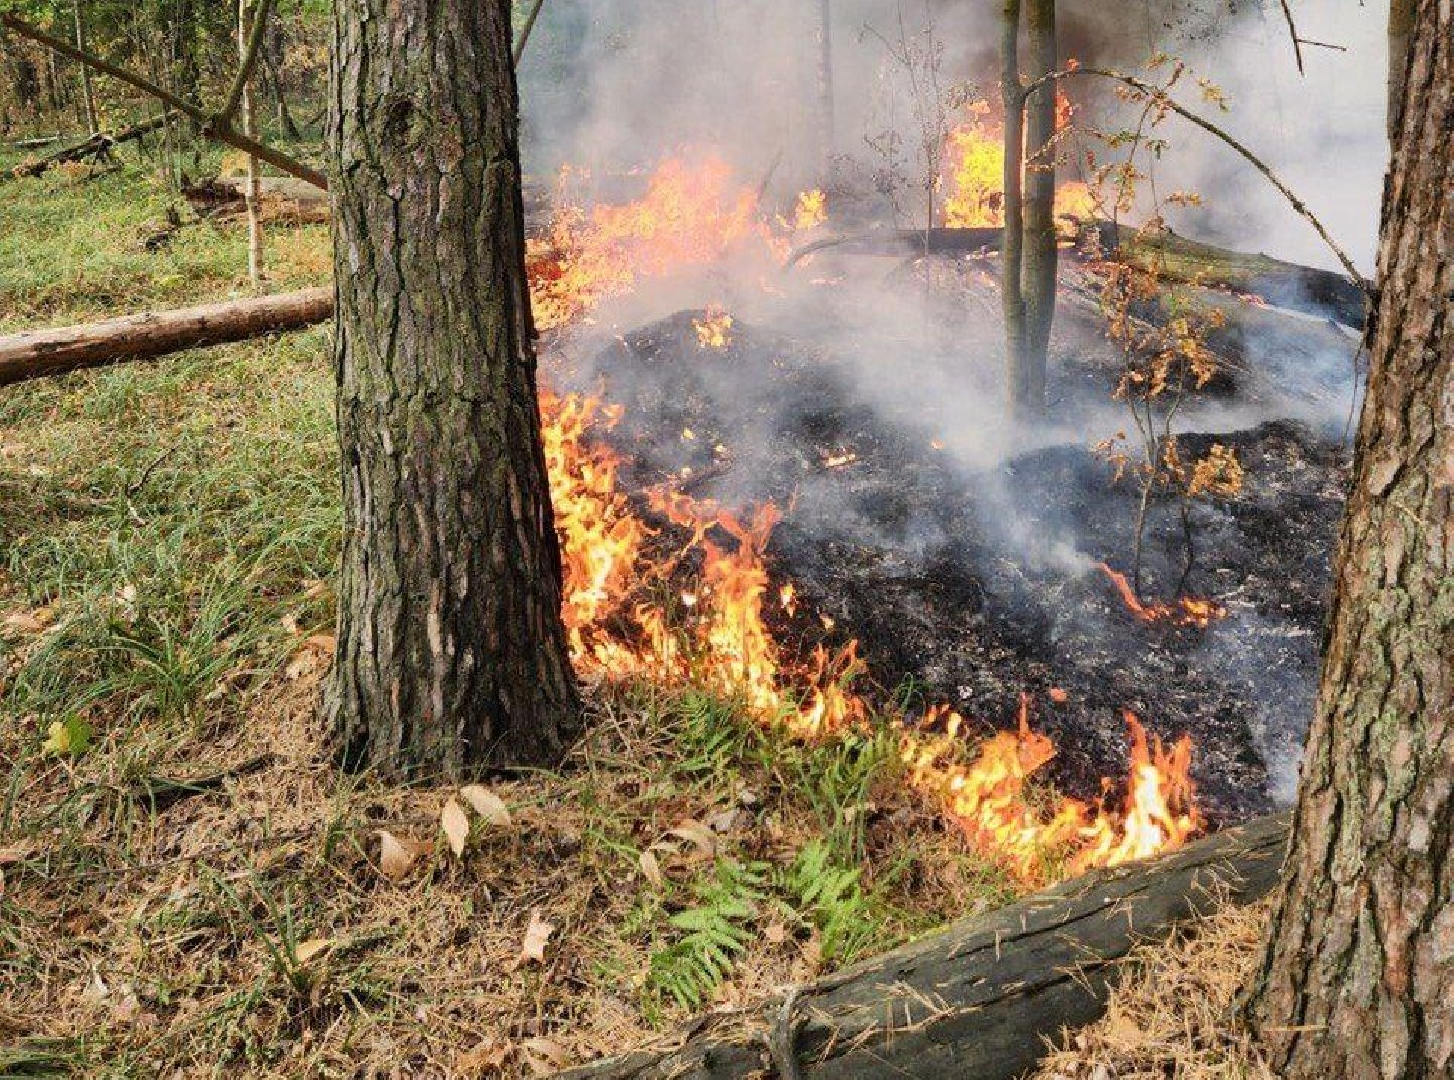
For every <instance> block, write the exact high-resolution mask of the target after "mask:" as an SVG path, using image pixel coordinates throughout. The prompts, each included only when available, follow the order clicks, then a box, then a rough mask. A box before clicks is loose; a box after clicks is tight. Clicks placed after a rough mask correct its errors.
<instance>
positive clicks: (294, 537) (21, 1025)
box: [0, 161, 1260, 1077]
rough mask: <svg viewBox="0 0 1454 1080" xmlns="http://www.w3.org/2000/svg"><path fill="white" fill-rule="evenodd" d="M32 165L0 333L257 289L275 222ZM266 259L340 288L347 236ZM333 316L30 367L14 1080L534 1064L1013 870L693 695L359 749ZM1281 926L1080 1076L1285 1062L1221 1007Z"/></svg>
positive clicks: (292, 238)
mask: <svg viewBox="0 0 1454 1080" xmlns="http://www.w3.org/2000/svg"><path fill="white" fill-rule="evenodd" d="M7 164H9V163H7V162H3V161H0V166H3V165H7ZM3 184H4V192H3V197H0V332H8V331H13V330H16V329H20V328H31V327H37V326H44V325H61V324H65V323H71V322H79V321H83V320H87V319H93V318H99V317H103V316H108V315H115V314H121V313H125V312H130V311H134V310H140V309H143V308H147V307H154V306H155V307H164V306H174V305H178V304H183V303H188V302H196V301H203V300H208V299H220V298H223V297H225V296H229V295H236V294H240V293H242V292H244V291H245V290H246V274H245V250H244V246H245V245H244V238H243V229H242V227H241V225H240V224H238V223H233V224H222V225H218V224H212V223H208V222H198V221H196V220H195V219H194V217H193V215H191V214H190V213H189V212H188V211H187V209H186V208H185V206H183V207H181V208H180V209H181V217H182V220H183V224H182V226H181V227H180V228H178V229H176V230H175V231H174V232H172V234H171V235H170V237H169V238H168V239H166V240H165V241H163V242H162V243H160V244H159V245H153V247H154V249H153V248H149V246H148V244H147V242H146V241H147V239H148V238H149V237H152V236H154V235H155V234H156V233H157V232H158V231H159V230H162V225H163V223H164V222H165V220H166V216H167V212H168V209H169V207H170V206H171V205H172V199H171V197H169V196H168V195H167V194H166V193H165V192H164V191H163V190H162V189H161V188H160V187H158V186H157V185H156V184H155V183H154V182H153V181H152V180H151V179H150V178H149V177H147V176H146V175H144V174H143V173H141V172H140V171H138V170H136V169H133V168H128V169H125V170H122V171H119V172H114V173H110V174H107V175H104V176H100V177H95V178H88V177H85V176H82V175H79V174H65V173H54V174H52V175H50V176H47V177H43V178H40V179H32V180H6V181H3ZM162 231H164V230H162ZM267 258H268V263H269V266H270V268H271V278H272V285H273V287H274V288H278V289H282V288H287V287H293V286H298V285H303V284H316V283H322V282H324V281H326V278H327V274H328V268H329V263H330V261H331V258H330V252H329V248H328V243H327V235H326V229H325V228H324V227H322V226H300V227H292V228H289V227H276V228H273V229H272V230H270V233H269V236H268V254H267ZM328 339H329V332H328V330H327V328H326V327H325V328H319V329H314V330H311V331H306V332H302V333H296V334H292V335H287V336H284V337H280V338H276V339H264V340H256V341H251V342H246V343H242V344H238V345H233V346H227V347H223V348H217V349H211V350H204V351H198V352H192V353H186V354H182V355H180V356H177V357H173V358H170V359H168V360H167V361H165V362H163V363H158V364H133V365H124V366H119V367H115V368H111V369H101V370H97V371H93V372H87V373H82V374H78V375H74V376H70V377H67V378H65V379H60V380H50V381H42V382H36V383H31V384H28V385H25V386H21V387H16V388H10V389H7V390H6V391H4V392H3V394H0V718H3V719H0V763H3V764H0V874H3V878H0V1075H23V1076H38V1075H70V1074H76V1075H87V1076H103V1075H104V1076H156V1075H176V1076H203V1075H217V1074H221V1073H226V1074H228V1075H259V1076H262V1075H266V1076H305V1075H306V1076H366V1075H379V1074H384V1073H389V1072H391V1071H393V1070H399V1071H401V1072H406V1073H410V1074H412V1075H440V1076H445V1075H449V1076H475V1075H479V1076H493V1075H530V1074H533V1073H539V1072H543V1071H549V1070H551V1069H553V1068H556V1067H559V1066H561V1065H564V1064H569V1063H572V1062H576V1061H580V1060H583V1059H586V1058H590V1057H592V1056H595V1055H596V1054H598V1053H601V1052H606V1051H610V1050H618V1049H624V1048H626V1047H628V1046H630V1045H632V1044H633V1043H635V1042H637V1041H639V1040H642V1039H644V1038H647V1037H650V1036H651V1035H652V1034H654V1033H657V1032H660V1031H661V1030H663V1029H665V1028H669V1027H671V1026H672V1025H673V1024H674V1023H676V1022H678V1021H680V1020H681V1019H682V1018H684V1017H685V1016H687V1015H690V1014H691V1013H692V1012H694V1011H696V1010H697V1009H699V1008H701V1007H702V1006H704V1005H709V1004H718V1005H720V1004H741V1003H746V1002H750V1001H752V1000H753V999H755V998H756V997H758V996H760V995H762V994H764V993H766V992H767V991H769V990H770V989H772V988H773V987H776V986H781V985H784V984H787V983H791V982H796V981H800V980H802V979H804V978H806V977H809V976H811V975H813V974H816V973H818V972H821V971H823V970H827V969H831V968H833V967H836V966H839V965H841V964H844V963H846V962H848V961H850V960H852V959H854V958H855V957H859V956H862V955H866V954H868V953H871V952H875V951H878V950H881V949H883V948H885V947H888V946H890V945H892V944H895V943H898V942H901V941H903V940H906V939H907V938H909V937H912V936H914V935H915V934H918V933H922V932H925V931H927V930H930V929H932V928H934V927H936V926H939V925H942V924H943V923H945V922H947V921H949V920H951V919H953V918H956V917H959V916H962V915H964V914H967V913H970V912H973V911H975V910H983V909H985V908H987V907H989V906H990V905H993V904H996V903H999V902H1001V901H1003V900H1005V899H1007V898H1008V897H1010V896H1012V895H1013V894H1014V892H1015V891H1016V883H1015V882H1014V881H1013V880H1012V879H1010V878H1009V877H1007V876H1006V875H1005V874H1004V873H1003V872H1002V871H1001V870H999V869H997V868H996V867H995V866H993V865H991V864H989V863H986V862H985V861H984V860H983V859H981V858H980V857H978V856H976V855H975V854H974V853H973V852H971V851H969V850H968V849H967V848H966V847H965V845H964V844H963V843H962V841H961V840H960V839H959V838H958V836H957V835H955V834H953V833H952V832H950V831H949V830H947V829H946V828H945V826H944V825H943V824H942V822H941V821H940V820H939V819H938V818H937V816H935V815H934V814H932V813H931V812H930V811H929V810H927V809H926V808H923V807H922V806H920V805H919V804H918V803H917V802H915V801H914V800H913V799H912V797H911V796H909V795H908V794H906V793H905V790H904V788H903V787H902V786H901V785H898V784H895V783H894V776H893V773H894V770H895V769H896V768H897V765H896V764H895V755H894V754H893V753H891V752H890V747H891V744H890V741H889V739H890V736H889V735H888V734H886V733H885V734H879V735H874V734H869V735H864V736H862V737H855V738H849V739H846V740H844V741H842V742H840V743H837V744H834V745H831V746H811V745H803V744H800V743H794V742H790V741H788V740H787V739H785V738H783V737H781V736H779V735H777V734H775V733H773V732H771V731H768V730H765V729H763V728H762V727H760V726H758V725H757V724H755V723H753V722H751V721H749V720H747V719H745V718H744V715H743V713H742V711H741V710H740V709H738V708H736V707H734V703H732V702H731V701H723V700H721V699H719V698H716V697H713V696H711V695H707V694H703V693H698V692H695V691H692V690H690V689H687V690H674V691H670V692H667V691H662V690H660V689H657V688H653V687H650V686H626V687H607V686H597V687H593V688H591V691H590V695H589V696H590V701H591V711H592V714H593V717H592V718H593V723H592V726H591V734H590V735H589V736H588V737H587V738H586V739H585V740H584V741H583V742H582V744H581V745H580V746H579V747H578V748H577V749H576V751H575V752H574V754H573V755H572V757H571V760H570V761H569V762H567V764H566V766H565V767H564V768H563V769H562V770H560V771H559V772H558V773H553V774H539V775H530V776H522V777H518V778H514V779H508V780H499V779H496V780H493V781H491V782H490V784H489V787H488V789H483V790H482V789H472V790H470V791H467V792H464V793H461V792H459V791H458V790H456V789H454V788H452V787H445V786H441V785H430V786H415V787H408V788H400V787H397V786H388V785H384V784H381V783H378V782H377V781H375V780H374V779H372V778H370V777H368V776H349V775H344V774H341V773H339V772H338V771H337V770H335V769H334V767H333V766H332V764H331V762H330V761H329V759H328V756H327V753H326V750H325V748H324V746H323V741H322V738H321V733H320V732H319V730H318V729H317V726H316V724H315V721H314V703H315V700H316V696H317V691H318V683H319V680H320V678H321V677H322V674H323V672H324V670H325V669H326V667H327V663H328V658H329V653H330V649H331V645H332V637H331V634H332V629H333V593H332V582H333V575H334V565H335V562H336V558H337V553H338V550H337V547H338V532H339V506H338V500H337V482H336V477H335V462H334V432H333V424H332V382H333V380H332V374H331V370H330V357H329V344H328ZM471 807H477V809H475V808H471ZM447 808H452V809H450V810H449V814H453V812H454V810H459V809H461V808H468V809H465V810H464V814H465V820H466V821H467V822H468V825H469V828H468V835H467V836H465V837H463V839H462V840H461V839H460V838H459V837H458V836H456V837H455V838H454V840H453V841H451V838H449V837H447V836H446V835H445V833H444V832H443V831H442V829H441V815H444V814H446V810H447ZM458 845H462V848H463V852H462V854H456V853H455V851H454V848H455V846H458ZM1257 923H1258V916H1257V915H1256V914H1255V913H1254V914H1251V915H1248V914H1242V915H1229V916H1225V917H1223V918H1221V919H1219V920H1216V921H1213V922H1212V923H1210V924H1208V927H1207V932H1206V933H1203V934H1199V935H1197V937H1196V938H1194V939H1193V941H1192V943H1191V944H1185V945H1178V946H1176V947H1175V949H1176V951H1172V952H1166V951H1156V952H1153V953H1150V954H1148V956H1147V963H1148V964H1149V966H1148V967H1147V968H1146V969H1145V970H1146V971H1147V972H1149V974H1147V975H1145V976H1143V977H1139V978H1135V979H1132V980H1130V981H1128V987H1127V989H1126V990H1124V991H1123V992H1122V994H1121V996H1119V997H1118V999H1117V1002H1118V1004H1117V1005H1116V1006H1115V1007H1113V1009H1112V1011H1111V1013H1110V1015H1109V1017H1108V1019H1107V1021H1106V1022H1105V1023H1104V1024H1103V1025H1101V1027H1100V1028H1098V1029H1096V1030H1095V1031H1093V1032H1087V1033H1083V1034H1082V1035H1080V1036H1078V1037H1077V1041H1076V1043H1075V1045H1074V1047H1073V1048H1072V1050H1071V1051H1070V1052H1069V1053H1068V1054H1062V1055H1060V1056H1058V1057H1057V1058H1055V1059H1054V1060H1053V1061H1052V1062H1051V1063H1050V1066H1049V1071H1048V1072H1047V1074H1046V1075H1056V1076H1066V1077H1092V1076H1094V1077H1101V1076H1142V1075H1144V1076H1152V1075H1155V1076H1162V1075H1170V1074H1171V1073H1170V1072H1168V1069H1170V1070H1171V1071H1172V1072H1174V1073H1175V1075H1179V1076H1196V1077H1211V1076H1218V1077H1222V1076H1225V1077H1234V1076H1256V1075H1260V1074H1258V1073H1257V1072H1256V1071H1255V1069H1254V1066H1253V1065H1252V1064H1250V1063H1249V1062H1250V1059H1248V1058H1246V1057H1245V1056H1244V1055H1243V1053H1242V1051H1241V1049H1240V1048H1239V1045H1238V1044H1237V1043H1236V1042H1235V1040H1231V1039H1229V1038H1228V1037H1227V1036H1226V1035H1225V1031H1224V1027H1225V1016H1226V1010H1227V1003H1228V1002H1229V1001H1230V998H1231V993H1232V989H1233V988H1234V987H1235V986H1236V985H1237V983H1238V982H1239V981H1240V972H1241V970H1242V968H1243V967H1245V965H1246V964H1247V963H1249V962H1250V960H1251V958H1252V955H1253V949H1254V948H1255V936H1256V931H1257ZM1197 942H1200V943H1201V944H1200V946H1199V945H1198V944H1197ZM1168 972H1170V973H1173V974H1174V975H1175V978H1171V977H1170V976H1169V975H1168ZM1158 973H1159V974H1158ZM1138 988H1139V989H1138ZM1183 1062H1185V1063H1186V1065H1185V1068H1183Z"/></svg>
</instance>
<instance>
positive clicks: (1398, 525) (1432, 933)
mask: <svg viewBox="0 0 1454 1080" xmlns="http://www.w3.org/2000/svg"><path fill="white" fill-rule="evenodd" d="M1407 73H1408V79H1407V83H1406V86H1405V100H1404V105H1403V108H1402V109H1401V110H1400V116H1401V117H1402V121H1401V125H1400V128H1399V133H1398V138H1397V139H1396V141H1395V144H1394V153H1393V164H1392V166H1391V169H1390V174H1389V178H1388V182H1387V184H1386V185H1385V189H1384V206H1383V224H1382V239H1381V244H1380V251H1379V261H1378V281H1379V293H1378V303H1377V308H1376V311H1375V315H1374V320H1375V321H1374V328H1375V335H1374V343H1373V352H1372V367H1371V371H1370V374H1369V384H1368V392H1367V398H1366V400H1365V402H1364V406H1363V416H1362V420H1361V422H1360V425H1359V430H1358V446H1357V454H1356V460H1355V464H1354V474H1353V485H1352V492H1351V495H1350V498H1349V502H1348V510H1347V515H1346V518H1345V520H1344V523H1343V530H1342V535H1341V537H1340V539H1339V548H1338V557H1337V569H1336V577H1335V589H1334V597H1333V607H1332V612H1331V615H1330V619H1329V632H1328V648H1327V655H1326V658H1325V660H1324V666H1323V677H1322V685H1321V689H1320V693H1319V698H1318V707H1317V713H1316V715H1315V717H1314V721H1313V726H1312V730H1311V731H1310V733H1309V735H1308V745H1307V750H1306V758H1305V761H1304V763H1303V772H1302V788H1301V792H1300V795H1299V801H1298V808H1297V814H1296V818H1295V822H1294V839H1293V845H1292V850H1291V853H1290V855H1289V859H1288V883H1287V888H1286V891H1285V892H1284V893H1283V894H1282V896H1281V898H1280V900H1279V903H1278V907H1277V911H1276V914H1275V917H1274V919H1273V922H1272V925H1271V929H1270V933H1269V941H1268V946H1267V949H1266V953H1265V955H1264V958H1263V961H1262V965H1261V967H1260V968H1259V970H1258V971H1257V973H1256V975H1255V977H1254V979H1253V981H1252V985H1251V987H1250V990H1249V995H1248V1001H1247V1004H1246V1013H1247V1017H1248V1019H1249V1020H1250V1021H1251V1022H1252V1024H1253V1026H1254V1027H1255V1028H1256V1029H1257V1030H1258V1031H1259V1033H1260V1035H1261V1037H1262V1039H1263V1041H1264V1043H1265V1045H1266V1046H1267V1048H1268V1051H1269V1052H1270V1054H1271V1055H1272V1058H1273V1062H1274V1065H1275V1066H1276V1067H1278V1068H1279V1069H1280V1070H1282V1073H1283V1075H1286V1076H1288V1077H1290V1078H1292V1080H1310V1078H1317V1080H1343V1078H1352V1077H1357V1078H1360V1080H1361V1078H1364V1077H1370V1078H1371V1077H1383V1078H1386V1080H1434V1078H1448V1077H1450V1076H1454V312H1451V305H1454V155H1451V153H1450V149H1449V141H1448V140H1449V132H1450V131H1451V130H1454V11H1451V8H1450V3H1449V0H1422V2H1421V3H1420V4H1419V7H1418V13H1417V18H1416V21H1415V23H1414V31H1413V36H1412V40H1411V55H1410V62H1409V65H1408V68H1407Z"/></svg>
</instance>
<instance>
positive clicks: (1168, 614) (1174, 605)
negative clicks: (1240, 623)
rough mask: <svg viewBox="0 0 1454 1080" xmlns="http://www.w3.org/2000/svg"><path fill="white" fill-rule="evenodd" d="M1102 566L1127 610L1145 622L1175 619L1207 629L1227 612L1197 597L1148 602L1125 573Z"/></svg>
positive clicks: (1180, 624) (1214, 602)
mask: <svg viewBox="0 0 1454 1080" xmlns="http://www.w3.org/2000/svg"><path fill="white" fill-rule="evenodd" d="M1100 568H1101V570H1102V571H1103V572H1104V573H1105V575H1106V577H1108V578H1110V579H1111V584H1112V585H1114V586H1115V588H1116V594H1117V595H1118V596H1119V597H1120V598H1121V602H1122V603H1123V604H1125V605H1126V610H1127V611H1129V612H1130V613H1131V614H1132V615H1134V616H1136V618H1138V619H1140V620H1141V621H1142V622H1172V623H1175V624H1176V625H1178V626H1196V627H1200V628H1202V629H1205V628H1206V627H1208V626H1210V625H1211V624H1212V622H1213V621H1215V620H1217V619H1220V618H1223V617H1224V616H1225V615H1226V614H1227V609H1226V608H1224V607H1223V606H1222V605H1221V604H1218V603H1217V602H1216V601H1214V600H1204V599H1199V598H1197V597H1193V596H1183V597H1180V598H1179V599H1177V600H1175V601H1173V602H1170V603H1167V602H1161V601H1158V602H1154V603H1150V604H1147V603H1144V602H1143V601H1142V600H1141V598H1140V597H1138V596H1137V595H1136V590H1135V589H1133V588H1132V587H1131V582H1130V581H1129V580H1127V578H1126V575H1125V574H1121V573H1117V572H1116V571H1115V570H1112V569H1111V568H1110V567H1109V566H1108V565H1106V564H1105V563H1101V564H1100Z"/></svg>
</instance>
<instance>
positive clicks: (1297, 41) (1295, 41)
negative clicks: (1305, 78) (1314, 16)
mask: <svg viewBox="0 0 1454 1080" xmlns="http://www.w3.org/2000/svg"><path fill="white" fill-rule="evenodd" d="M1282 17H1283V18H1284V19H1286V20H1287V32H1288V36H1289V37H1291V38H1292V54H1293V56H1294V57H1296V58H1297V73H1298V74H1299V75H1304V74H1306V72H1304V71H1303V43H1302V39H1301V38H1300V37H1298V36H1297V23H1295V22H1293V20H1292V8H1291V7H1289V6H1288V2H1287V0H1282Z"/></svg>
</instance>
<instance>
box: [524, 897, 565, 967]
mask: <svg viewBox="0 0 1454 1080" xmlns="http://www.w3.org/2000/svg"><path fill="white" fill-rule="evenodd" d="M553 933H555V924H554V923H549V922H546V921H545V916H543V915H541V914H540V909H539V908H536V909H535V910H534V911H532V912H531V913H530V925H529V926H527V927H526V928H525V940H524V941H523V942H521V944H520V955H519V957H518V958H517V959H516V961H515V962H516V964H517V965H518V964H528V963H531V962H534V963H537V964H543V963H544V962H545V944H546V942H548V941H549V940H550V935H551V934H553Z"/></svg>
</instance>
